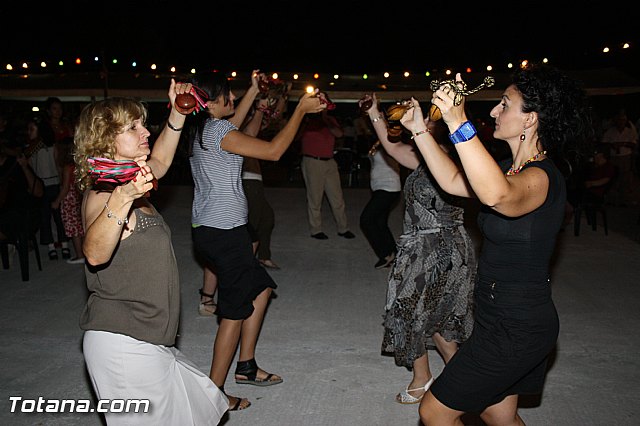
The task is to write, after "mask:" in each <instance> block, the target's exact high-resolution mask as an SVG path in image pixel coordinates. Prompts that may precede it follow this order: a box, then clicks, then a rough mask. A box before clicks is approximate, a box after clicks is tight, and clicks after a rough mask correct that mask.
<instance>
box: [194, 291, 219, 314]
mask: <svg viewBox="0 0 640 426" xmlns="http://www.w3.org/2000/svg"><path fill="white" fill-rule="evenodd" d="M199 293H200V304H199V305H198V313H199V314H200V315H201V316H203V317H212V316H213V315H214V314H215V313H216V309H217V308H218V305H216V303H215V302H214V301H213V294H207V293H205V292H204V291H202V289H200V290H199ZM203 297H208V298H209V300H207V301H206V302H203V301H202V298H203Z"/></svg>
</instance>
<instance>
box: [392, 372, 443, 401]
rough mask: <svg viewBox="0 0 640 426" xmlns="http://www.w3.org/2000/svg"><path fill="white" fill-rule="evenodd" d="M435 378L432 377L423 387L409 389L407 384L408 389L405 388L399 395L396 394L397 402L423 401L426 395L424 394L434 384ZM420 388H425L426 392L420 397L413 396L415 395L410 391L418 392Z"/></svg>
mask: <svg viewBox="0 0 640 426" xmlns="http://www.w3.org/2000/svg"><path fill="white" fill-rule="evenodd" d="M433 380H434V379H433V377H432V378H431V379H430V380H429V381H428V382H427V383H426V384H425V385H424V386H423V387H421V388H415V389H409V387H408V386H407V389H405V390H403V391H402V392H400V393H399V394H398V395H396V402H398V403H400V404H417V403H418V402H420V401H422V398H423V397H424V395H425V394H426V393H427V391H428V390H429V388H430V387H431V385H432V384H433ZM419 390H424V393H423V394H422V395H420V396H419V397H418V398H416V397H415V396H413V395H411V394H410V393H409V392H417V391H419Z"/></svg>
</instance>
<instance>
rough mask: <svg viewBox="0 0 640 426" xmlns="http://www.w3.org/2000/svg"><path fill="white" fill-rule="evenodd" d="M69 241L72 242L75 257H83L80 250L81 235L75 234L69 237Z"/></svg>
mask: <svg viewBox="0 0 640 426" xmlns="http://www.w3.org/2000/svg"><path fill="white" fill-rule="evenodd" d="M71 241H72V242H73V251H74V252H75V253H76V258H78V259H84V253H83V252H82V237H81V236H79V235H75V236H73V237H71Z"/></svg>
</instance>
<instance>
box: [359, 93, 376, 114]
mask: <svg viewBox="0 0 640 426" xmlns="http://www.w3.org/2000/svg"><path fill="white" fill-rule="evenodd" d="M365 102H366V103H369V102H371V106H370V107H369V108H363V106H362V105H363V104H364V103H365ZM358 107H359V108H360V110H362V111H363V112H365V113H367V114H368V115H369V117H371V118H377V117H379V116H380V110H379V109H378V97H377V96H376V94H375V93H371V94H370V93H365V95H364V96H363V97H362V99H360V100H359V101H358Z"/></svg>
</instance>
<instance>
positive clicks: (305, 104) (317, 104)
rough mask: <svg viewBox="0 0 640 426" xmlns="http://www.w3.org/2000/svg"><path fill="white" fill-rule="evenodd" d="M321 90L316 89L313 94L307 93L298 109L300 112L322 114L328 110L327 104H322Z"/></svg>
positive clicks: (299, 103)
mask: <svg viewBox="0 0 640 426" xmlns="http://www.w3.org/2000/svg"><path fill="white" fill-rule="evenodd" d="M318 92H319V89H315V90H314V91H313V92H312V93H307V92H305V93H304V94H303V95H302V97H301V98H300V101H299V102H298V108H300V111H302V112H304V113H305V114H307V113H315V112H320V111H322V110H324V109H327V104H325V103H323V102H322V99H320V98H319V97H318V96H317V95H318Z"/></svg>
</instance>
